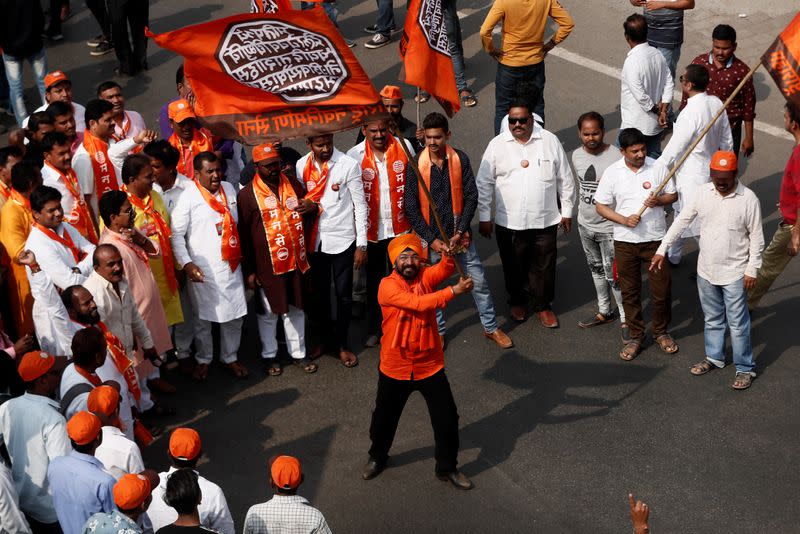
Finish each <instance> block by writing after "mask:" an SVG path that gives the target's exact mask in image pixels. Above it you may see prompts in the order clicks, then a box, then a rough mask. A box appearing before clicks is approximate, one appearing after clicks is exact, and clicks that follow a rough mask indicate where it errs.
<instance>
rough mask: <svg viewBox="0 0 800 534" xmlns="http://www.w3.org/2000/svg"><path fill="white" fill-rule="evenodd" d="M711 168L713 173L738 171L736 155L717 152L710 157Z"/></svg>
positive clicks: (725, 151) (726, 151) (722, 151)
mask: <svg viewBox="0 0 800 534" xmlns="http://www.w3.org/2000/svg"><path fill="white" fill-rule="evenodd" d="M711 168H712V169H713V170H715V171H735V170H737V169H738V162H737V161H736V154H734V153H733V152H730V151H728V150H718V151H717V152H715V153H714V155H713V156H712V157H711Z"/></svg>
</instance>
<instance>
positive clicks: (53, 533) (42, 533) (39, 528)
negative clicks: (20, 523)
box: [25, 514, 62, 534]
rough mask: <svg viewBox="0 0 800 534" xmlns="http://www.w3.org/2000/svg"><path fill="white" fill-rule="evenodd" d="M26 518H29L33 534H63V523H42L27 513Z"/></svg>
mask: <svg viewBox="0 0 800 534" xmlns="http://www.w3.org/2000/svg"><path fill="white" fill-rule="evenodd" d="M25 519H27V520H28V524H29V525H30V526H31V532H33V534H62V530H61V525H59V524H58V523H41V522H39V521H37V520H35V519H33V518H32V517H31V516H29V515H27V514H25Z"/></svg>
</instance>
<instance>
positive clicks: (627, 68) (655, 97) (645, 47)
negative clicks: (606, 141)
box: [619, 43, 675, 135]
mask: <svg viewBox="0 0 800 534" xmlns="http://www.w3.org/2000/svg"><path fill="white" fill-rule="evenodd" d="M674 89H675V81H674V80H673V79H672V74H671V73H670V72H669V67H667V62H666V61H665V60H664V56H662V55H661V52H659V51H658V50H657V49H656V48H654V47H652V46H650V45H649V44H647V43H642V44H638V45H636V46H634V47H633V48H631V49H630V50H629V51H628V55H627V57H626V58H625V63H624V64H623V65H622V89H621V92H620V103H619V107H620V114H621V115H622V125H621V126H620V129H623V128H637V129H638V130H639V131H641V132H642V133H643V134H644V135H656V134H657V133H659V132H661V130H662V128H661V126H660V125H659V124H658V114H657V113H652V112H651V111H650V110H651V109H652V108H653V106H657V105H658V104H669V103H670V102H672V91H673V90H674Z"/></svg>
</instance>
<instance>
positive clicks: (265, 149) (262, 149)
mask: <svg viewBox="0 0 800 534" xmlns="http://www.w3.org/2000/svg"><path fill="white" fill-rule="evenodd" d="M272 159H280V154H279V153H278V149H277V148H275V145H273V144H272V143H264V144H261V145H258V146H254V147H253V161H254V162H256V163H258V162H260V161H268V160H272Z"/></svg>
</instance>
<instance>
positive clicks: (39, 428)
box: [0, 351, 70, 533]
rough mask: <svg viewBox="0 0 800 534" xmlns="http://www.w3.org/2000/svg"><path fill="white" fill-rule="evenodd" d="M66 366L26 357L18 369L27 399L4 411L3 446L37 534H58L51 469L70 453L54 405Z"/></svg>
mask: <svg viewBox="0 0 800 534" xmlns="http://www.w3.org/2000/svg"><path fill="white" fill-rule="evenodd" d="M66 363H67V362H66V358H64V357H54V356H51V355H49V354H46V353H44V352H40V351H33V352H28V353H27V354H25V355H24V356H23V357H22V359H21V360H20V362H19V367H18V368H17V372H18V373H19V376H20V378H21V379H22V380H23V381H24V382H25V389H26V391H25V394H24V395H22V396H21V397H16V398H14V399H11V400H9V401H7V402H5V403H3V404H2V405H0V441H2V442H4V443H5V445H6V448H7V450H8V455H9V457H10V458H11V466H12V467H11V474H12V477H13V479H14V486H15V488H16V490H17V493H18V494H19V507H20V509H21V510H22V511H23V512H24V513H25V516H26V518H27V519H28V522H29V523H30V525H31V527H32V528H33V530H34V532H53V533H55V532H60V530H59V529H58V516H57V515H56V510H55V508H54V507H53V498H52V496H51V493H50V491H49V483H48V481H47V468H48V466H49V465H50V462H52V461H53V460H54V459H55V458H57V457H59V456H64V455H66V454H69V452H70V443H69V439H68V438H67V429H66V424H67V422H66V421H65V420H64V417H63V416H62V415H61V414H60V413H59V411H58V403H57V402H56V401H54V400H53V396H54V395H55V393H56V391H57V390H58V383H59V381H60V380H61V372H62V371H63V370H64V366H65V365H66Z"/></svg>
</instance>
